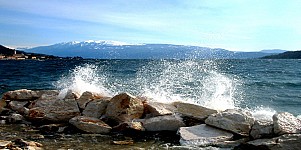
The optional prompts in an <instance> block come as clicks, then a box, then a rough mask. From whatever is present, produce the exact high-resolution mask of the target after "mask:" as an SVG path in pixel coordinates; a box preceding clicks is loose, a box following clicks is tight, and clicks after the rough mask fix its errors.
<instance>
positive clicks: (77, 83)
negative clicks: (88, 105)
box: [54, 64, 111, 98]
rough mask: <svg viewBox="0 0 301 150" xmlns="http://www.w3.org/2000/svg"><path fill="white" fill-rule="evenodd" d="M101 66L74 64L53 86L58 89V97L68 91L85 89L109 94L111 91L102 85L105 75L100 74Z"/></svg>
mask: <svg viewBox="0 0 301 150" xmlns="http://www.w3.org/2000/svg"><path fill="white" fill-rule="evenodd" d="M99 71H101V68H100V67H98V66H95V65H91V64H85V65H82V66H76V67H75V68H74V69H72V70H70V72H69V74H67V75H65V76H62V77H61V78H60V79H59V80H58V81H57V82H55V83H54V84H55V86H56V88H57V89H59V90H60V94H59V98H64V97H65V96H66V94H67V92H68V91H70V90H71V91H72V92H75V93H78V94H80V95H81V94H82V93H83V92H85V91H90V92H95V93H99V94H102V95H104V96H110V95H111V91H110V90H108V89H107V88H105V87H104V82H105V81H106V77H105V76H104V75H103V74H100V73H99Z"/></svg>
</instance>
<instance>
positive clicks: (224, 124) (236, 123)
mask: <svg viewBox="0 0 301 150" xmlns="http://www.w3.org/2000/svg"><path fill="white" fill-rule="evenodd" d="M254 121H255V119H254V118H253V117H252V114H251V113H249V112H245V111H242V110H235V109H228V110H225V111H223V112H220V113H217V114H212V115H210V116H209V117H208V118H207V119H206V120H205V123H206V124H208V125H211V126H214V127H217V128H221V129H224V130H228V131H231V132H234V133H236V134H239V135H242V136H249V132H250V130H251V127H252V125H253V124H254Z"/></svg>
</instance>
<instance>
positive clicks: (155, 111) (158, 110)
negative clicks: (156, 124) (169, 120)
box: [144, 101, 176, 117]
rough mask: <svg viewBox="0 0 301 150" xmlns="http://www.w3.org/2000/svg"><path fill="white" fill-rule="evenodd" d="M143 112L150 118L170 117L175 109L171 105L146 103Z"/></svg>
mask: <svg viewBox="0 0 301 150" xmlns="http://www.w3.org/2000/svg"><path fill="white" fill-rule="evenodd" d="M144 107H145V111H146V113H147V114H148V115H149V116H150V117H155V116H163V115H171V114H172V113H174V111H175V110H176V107H175V106H173V105H171V104H166V103H160V102H151V101H149V102H146V103H145V104H144Z"/></svg>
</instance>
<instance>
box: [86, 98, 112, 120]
mask: <svg viewBox="0 0 301 150" xmlns="http://www.w3.org/2000/svg"><path fill="white" fill-rule="evenodd" d="M109 102H110V98H101V99H95V100H92V101H90V102H89V103H88V104H87V106H86V108H85V109H84V111H83V113H82V114H83V116H87V117H94V118H100V117H101V116H102V115H103V114H104V113H105V111H106V108H107V106H108V104H109Z"/></svg>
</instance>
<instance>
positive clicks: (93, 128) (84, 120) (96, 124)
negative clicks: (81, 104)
mask: <svg viewBox="0 0 301 150" xmlns="http://www.w3.org/2000/svg"><path fill="white" fill-rule="evenodd" d="M69 123H70V124H72V125H74V126H75V127H77V128H78V129H80V130H83V131H85V132H89V133H100V134H108V133H110V131H111V129H112V128H111V127H110V126H109V125H107V124H106V123H104V122H103V121H102V120H100V119H97V118H92V117H86V116H77V117H74V118H72V119H70V121H69Z"/></svg>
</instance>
